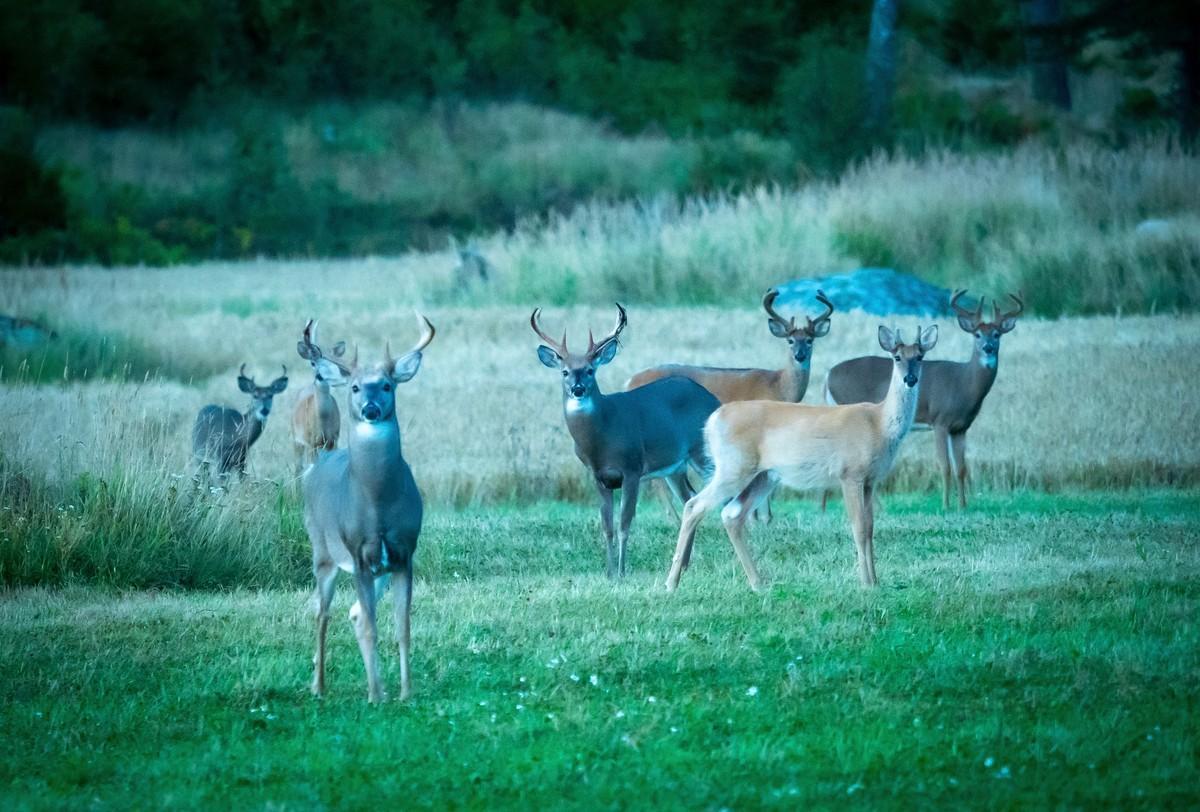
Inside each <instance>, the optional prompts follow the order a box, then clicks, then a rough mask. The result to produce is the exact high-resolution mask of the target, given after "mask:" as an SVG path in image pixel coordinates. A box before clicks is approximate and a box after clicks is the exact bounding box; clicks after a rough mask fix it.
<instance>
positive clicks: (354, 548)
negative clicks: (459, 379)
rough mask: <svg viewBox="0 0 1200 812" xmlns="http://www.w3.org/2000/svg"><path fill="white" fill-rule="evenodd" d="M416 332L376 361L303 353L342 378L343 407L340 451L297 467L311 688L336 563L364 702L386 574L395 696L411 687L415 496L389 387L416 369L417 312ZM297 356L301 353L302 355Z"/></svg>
mask: <svg viewBox="0 0 1200 812" xmlns="http://www.w3.org/2000/svg"><path fill="white" fill-rule="evenodd" d="M417 319H418V321H419V323H420V325H421V338H420V340H418V341H417V343H416V344H415V345H414V346H413V348H412V349H411V350H409V351H408V352H407V353H405V354H404V355H402V356H400V357H394V356H393V355H392V353H391V347H390V346H389V347H388V348H387V351H386V352H385V354H384V358H383V361H382V363H377V364H366V365H362V366H360V365H359V363H358V351H357V350H355V353H354V359H353V360H352V361H351V362H350V365H349V366H346V365H344V364H343V363H342V362H341V361H339V360H337V359H335V358H325V357H324V356H322V355H321V354H320V353H321V351H320V348H318V347H317V346H316V345H315V344H311V343H310V344H309V345H308V346H307V347H305V352H307V353H309V354H311V355H316V356H318V357H319V358H323V359H324V360H326V361H328V362H329V366H330V367H332V369H333V370H336V372H337V374H338V375H339V377H341V378H344V379H345V380H346V382H348V383H349V386H350V393H349V397H348V399H347V403H346V413H347V415H348V416H349V420H350V431H349V436H348V438H347V443H346V448H343V449H341V450H338V451H332V452H330V453H328V454H322V455H320V456H319V457H318V458H317V460H316V462H314V463H313V465H312V466H311V467H310V468H308V469H307V470H306V471H305V473H304V480H303V486H302V487H303V493H304V526H305V528H306V529H307V530H308V538H309V541H310V542H311V543H312V550H313V575H314V576H315V577H316V581H317V595H316V602H317V652H316V655H315V656H314V657H313V668H314V671H313V682H312V692H313V694H314V695H316V696H321V695H322V694H323V693H324V691H325V635H326V631H327V629H328V628H329V605H330V603H331V602H332V601H333V589H334V582H335V580H336V579H337V573H338V570H339V569H342V570H345V571H346V572H348V573H350V574H351V575H352V576H353V578H354V586H355V589H356V591H357V596H358V600H357V601H356V602H355V604H354V606H353V607H352V608H351V609H350V620H351V622H352V623H353V624H354V634H355V637H357V638H358V648H359V651H360V652H361V653H362V658H363V665H364V667H365V668H366V672H367V699H368V701H370V702H380V701H382V700H383V698H384V692H383V689H382V687H381V686H380V682H379V662H378V654H377V651H376V637H377V633H376V626H375V611H376V607H377V605H378V601H379V599H380V598H381V597H382V595H383V593H384V591H385V590H386V589H387V585H388V580H389V576H390V575H393V574H394V575H396V581H397V586H396V595H395V598H394V604H395V617H396V644H397V646H398V648H399V651H400V698H401V699H406V698H408V696H409V695H410V694H411V692H412V684H411V679H410V675H409V667H408V654H409V612H410V609H411V604H412V582H413V554H414V553H415V552H416V549H417V536H418V535H419V534H420V532H421V517H422V510H423V506H422V502H421V494H420V492H419V491H418V490H417V485H416V482H415V481H414V480H413V475H412V471H411V470H410V469H409V467H408V463H407V462H405V461H404V456H403V454H402V453H401V448H400V424H399V422H398V421H397V418H396V392H395V389H396V386H397V385H399V384H402V383H405V382H407V381H409V380H411V379H412V377H413V376H414V375H416V374H417V370H418V369H420V366H421V351H422V350H424V349H425V347H427V346H429V342H430V341H432V340H433V336H434V329H433V325H432V324H430V323H429V320H428V319H427V318H425V317H424V316H422V315H421V314H419V313H418V314H417ZM302 354H303V353H302Z"/></svg>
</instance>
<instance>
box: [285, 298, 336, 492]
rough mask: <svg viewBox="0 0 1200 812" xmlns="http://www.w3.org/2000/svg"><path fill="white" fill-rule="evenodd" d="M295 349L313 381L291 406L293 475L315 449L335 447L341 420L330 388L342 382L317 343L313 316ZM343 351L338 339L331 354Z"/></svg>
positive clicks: (311, 458)
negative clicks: (310, 371) (306, 362)
mask: <svg viewBox="0 0 1200 812" xmlns="http://www.w3.org/2000/svg"><path fill="white" fill-rule="evenodd" d="M296 351H297V352H298V353H300V357H301V358H303V359H304V360H305V361H308V363H309V365H310V366H311V367H312V370H313V382H312V383H311V384H309V385H308V386H306V387H304V388H303V389H301V390H300V396H299V399H298V400H297V401H296V405H295V407H294V408H293V409H292V446H293V448H294V449H295V452H296V476H300V474H301V473H302V472H303V471H304V468H305V466H307V465H309V464H311V463H313V462H314V461H315V460H316V459H317V452H318V451H333V450H334V449H335V448H337V442H338V435H339V434H340V433H341V430H342V419H341V415H340V414H339V412H338V405H337V401H336V400H334V397H333V394H332V393H331V391H330V388H331V387H333V386H340V385H341V384H342V383H343V381H342V378H341V374H340V373H339V372H338V369H337V367H335V366H332V362H331V361H329V360H326V358H325V351H324V350H322V349H321V347H320V345H318V344H317V324H316V322H314V321H313V320H312V319H309V320H308V324H306V325H305V326H304V339H303V340H302V341H300V342H298V343H297V345H296ZM345 352H346V342H345V341H339V342H338V343H337V344H335V345H334V346H333V349H332V351H331V353H330V354H331V355H332V357H333V358H341V357H342V355H344V354H345Z"/></svg>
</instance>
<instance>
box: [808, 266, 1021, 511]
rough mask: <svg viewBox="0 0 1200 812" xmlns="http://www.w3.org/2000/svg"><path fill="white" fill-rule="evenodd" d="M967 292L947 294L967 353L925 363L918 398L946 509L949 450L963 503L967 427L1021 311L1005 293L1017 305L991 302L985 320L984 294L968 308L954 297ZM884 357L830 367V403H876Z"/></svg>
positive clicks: (883, 381) (882, 388)
mask: <svg viewBox="0 0 1200 812" xmlns="http://www.w3.org/2000/svg"><path fill="white" fill-rule="evenodd" d="M965 294H966V291H965V290H959V291H956V292H955V293H954V295H953V296H951V297H950V306H951V308H953V310H954V313H955V316H957V318H958V326H959V327H961V328H962V329H963V330H965V331H967V332H968V333H970V334H971V335H972V336H974V338H975V346H974V349H973V350H972V352H971V357H970V358H969V359H967V361H965V362H956V361H927V362H926V363H925V374H924V383H922V384H921V397H920V399H919V400H918V401H917V415H916V423H917V424H918V425H920V426H922V427H925V426H928V427H929V428H932V429H933V433H934V449H935V450H936V451H937V459H938V464H939V466H940V467H941V469H942V507H943V508H944V509H948V508H949V507H950V490H951V469H950V454H951V453H953V455H954V469H955V471H956V472H957V476H958V504H959V507H964V508H965V507H966V506H967V484H968V474H967V429H969V428H971V424H972V423H974V422H975V418H976V417H977V416H978V415H979V410H980V408H981V407H982V406H983V399H984V398H986V397H987V394H988V392H990V391H991V389H992V384H993V383H994V382H995V380H996V369H997V366H998V364H999V360H1000V337H1001V336H1002V335H1004V334H1005V333H1007V332H1009V331H1011V330H1012V329H1013V328H1014V327H1016V326H1017V317H1018V316H1020V315H1021V312H1022V311H1023V310H1024V309H1025V302H1024V300H1023V299H1022V298H1021V295H1020V294H1012V293H1010V294H1009V298H1010V299H1012V300H1013V302H1015V303H1016V306H1017V307H1016V309H1015V310H1011V311H1007V312H1004V313H1001V312H1000V308H999V307H998V306H997V305H996V303H995V302H993V303H992V320H991V321H984V320H983V298H982V297H980V299H979V306H978V307H977V308H976V309H975V310H974V311H970V310H966V309H964V308H962V307H960V306H959V304H958V301H959V299H961V298H962V297H963V296H964V295H965ZM888 366H889V364H888V360H887V359H886V358H879V357H870V356H867V357H863V358H853V359H851V360H849V361H843V362H842V363H840V364H838V365H837V366H835V367H834V368H833V369H831V370H830V371H829V376H828V378H827V379H826V381H825V399H826V401H827V402H829V403H862V402H876V403H877V402H879V401H880V400H882V399H883V397H884V395H885V393H886V392H887V381H888V378H887V368H888Z"/></svg>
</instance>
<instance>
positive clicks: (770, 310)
mask: <svg viewBox="0 0 1200 812" xmlns="http://www.w3.org/2000/svg"><path fill="white" fill-rule="evenodd" d="M821 295H822V296H824V295H825V294H823V293H822V294H821ZM777 298H779V288H769V289H768V290H767V295H766V296H763V300H762V305H763V310H765V311H767V315H768V316H770V317H771V318H772V319H774V320H775V321H777V322H779V323H780V324H782V325H784V326H786V327H788V328H790V329H795V327H796V319H795V318H794V317H793V318H792V319H790V320H789V319H785V318H784V317H783V316H781V315H779V314H778V313H776V312H775V308H774V304H775V300H776V299H777ZM828 307H829V312H830V313H832V312H833V305H828ZM827 315H828V314H827Z"/></svg>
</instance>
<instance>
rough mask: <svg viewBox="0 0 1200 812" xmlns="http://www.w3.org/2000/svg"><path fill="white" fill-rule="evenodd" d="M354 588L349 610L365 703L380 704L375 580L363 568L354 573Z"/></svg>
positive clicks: (380, 690) (382, 697)
mask: <svg viewBox="0 0 1200 812" xmlns="http://www.w3.org/2000/svg"><path fill="white" fill-rule="evenodd" d="M354 586H355V588H356V589H357V591H358V603H357V604H356V605H355V607H354V608H357V609H358V611H357V612H355V611H354V608H352V609H351V610H350V614H351V617H352V618H353V620H354V636H355V637H357V638H358V650H359V651H360V652H361V653H362V658H363V667H364V668H365V669H366V671H367V701H368V702H371V703H375V702H382V701H383V699H384V694H383V689H382V688H381V687H380V685H379V651H378V649H377V646H376V640H377V638H378V630H377V628H376V626H375V608H376V598H375V579H374V577H372V575H371V573H370V572H369V571H367V570H366V569H365V568H359V569H357V570H356V571H355V573H354Z"/></svg>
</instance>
